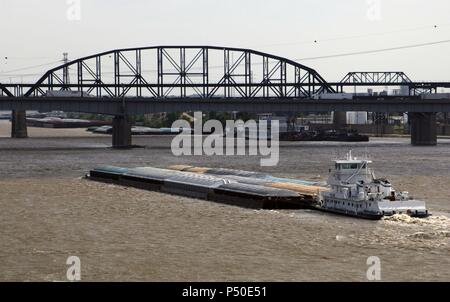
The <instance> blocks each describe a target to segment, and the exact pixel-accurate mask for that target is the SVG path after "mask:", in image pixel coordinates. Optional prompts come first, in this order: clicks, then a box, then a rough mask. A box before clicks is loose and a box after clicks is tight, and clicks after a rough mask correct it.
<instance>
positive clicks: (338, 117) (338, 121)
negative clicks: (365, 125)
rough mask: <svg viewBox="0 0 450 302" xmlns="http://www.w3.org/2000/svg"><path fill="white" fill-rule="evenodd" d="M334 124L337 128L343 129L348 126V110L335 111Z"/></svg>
mask: <svg viewBox="0 0 450 302" xmlns="http://www.w3.org/2000/svg"><path fill="white" fill-rule="evenodd" d="M333 124H334V126H335V127H336V129H338V130H339V129H343V128H345V127H346V126H347V112H344V111H335V112H334V113H333Z"/></svg>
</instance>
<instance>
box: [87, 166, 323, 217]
mask: <svg viewBox="0 0 450 302" xmlns="http://www.w3.org/2000/svg"><path fill="white" fill-rule="evenodd" d="M151 169H153V168H151ZM153 170H154V171H156V172H158V173H160V174H159V175H156V174H154V173H151V172H152V171H150V172H148V173H146V172H145V171H142V170H139V168H138V169H125V168H116V167H106V168H100V169H94V170H92V171H90V172H89V174H88V175H86V177H87V178H88V179H90V180H93V181H98V182H104V183H112V184H116V185H122V186H129V187H135V188H138V189H144V190H149V191H156V192H161V193H168V194H173V195H179V196H186V197H191V198H197V199H203V200H208V201H212V202H217V203H222V204H227V205H232V206H239V207H244V208H251V209H306V208H308V209H311V208H312V207H313V204H314V202H315V201H314V200H313V198H312V197H307V196H306V197H305V196H303V195H300V194H297V193H296V192H292V191H289V190H283V189H278V188H271V187H264V186H260V185H252V184H242V183H236V182H231V183H230V181H229V180H227V179H222V178H219V177H214V176H209V177H207V178H199V175H195V174H194V173H186V172H177V171H172V170H164V169H153ZM161 173H162V174H161ZM164 173H167V176H162V175H164ZM192 174H194V175H192ZM183 178H185V179H186V181H185V182H182V181H181V180H180V179H183Z"/></svg>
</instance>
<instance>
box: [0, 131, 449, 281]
mask: <svg viewBox="0 0 450 302" xmlns="http://www.w3.org/2000/svg"><path fill="white" fill-rule="evenodd" d="M2 125H3V127H2V126H0V136H6V135H7V132H8V129H6V128H5V127H4V126H5V125H6V124H5V123H3V124H2ZM54 131H55V130H48V129H31V133H32V134H33V137H32V138H29V139H25V140H12V139H9V138H6V137H3V138H0V280H1V281H28V280H32V281H64V280H66V270H67V268H68V266H67V265H66V259H67V257H69V256H72V255H74V256H78V257H79V258H80V259H81V276H82V280H85V281H103V280H112V281H334V280H337V281H366V280H367V279H366V271H367V269H368V265H367V264H366V261H367V258H368V257H370V256H377V257H379V258H380V260H381V277H382V280H384V281H401V280H404V281H414V280H425V281H432V280H440V281H450V245H449V243H450V218H449V217H450V141H447V140H441V141H440V142H439V146H437V147H421V148H419V147H411V146H410V145H409V141H408V139H403V138H374V139H372V141H371V142H369V143H363V144H354V143H318V142H310V143H305V142H289V143H282V144H281V148H280V163H279V165H278V166H276V167H269V168H261V167H260V165H259V157H248V156H236V157H220V156H212V157H175V156H173V155H172V153H171V150H170V142H171V137H157V136H155V137H137V138H134V143H135V144H139V145H142V146H145V148H140V149H133V150H120V151H118V150H112V149H109V148H108V146H109V145H110V140H111V138H110V137H109V136H101V135H100V136H98V135H90V134H87V133H85V132H84V131H82V130H70V131H69V133H70V134H69V137H64V134H65V132H64V130H63V131H59V130H58V132H56V133H55V132H54ZM348 149H353V152H354V153H355V154H358V153H359V154H362V153H366V152H367V153H369V154H370V156H371V157H372V158H373V160H374V161H375V163H374V168H375V169H376V171H378V172H379V173H378V174H379V175H380V176H386V177H388V178H389V179H390V180H392V182H393V183H394V185H395V186H396V187H398V188H399V189H402V190H406V191H409V192H410V194H412V195H413V196H414V197H415V198H420V199H424V200H426V201H427V203H428V206H429V208H430V210H431V211H432V212H433V214H434V216H433V217H430V218H427V219H424V220H420V219H410V218H407V217H403V216H396V217H393V218H390V219H387V220H382V221H366V220H359V219H354V218H348V217H341V216H335V215H330V214H326V213H319V212H315V211H310V210H296V211H292V210H291V211H256V210H250V209H243V208H239V207H232V206H225V205H221V204H216V203H211V202H208V201H203V200H196V199H191V198H185V197H179V196H173V195H167V194H161V193H156V192H149V191H144V190H139V189H134V188H125V187H120V186H115V185H108V184H102V183H96V182H90V181H87V180H85V179H83V178H82V176H83V175H84V174H85V173H86V172H87V171H89V169H91V168H93V167H97V166H101V165H117V166H125V167H136V166H156V167H167V166H169V165H173V164H188V165H197V166H207V167H225V168H235V169H236V168H237V169H245V170H252V171H263V172H267V173H271V174H274V175H277V176H284V177H299V178H303V179H308V180H318V179H319V180H324V179H325V178H326V175H327V172H328V169H329V166H330V164H331V162H330V160H331V159H332V158H333V157H334V156H335V155H336V154H338V153H340V154H344V153H345V152H346V151H347V150H348Z"/></svg>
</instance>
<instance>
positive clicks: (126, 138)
mask: <svg viewBox="0 0 450 302" xmlns="http://www.w3.org/2000/svg"><path fill="white" fill-rule="evenodd" d="M112 147H113V148H114V149H127V148H131V147H132V143H131V123H130V121H129V119H128V116H126V115H117V116H115V117H114V119H113V128H112Z"/></svg>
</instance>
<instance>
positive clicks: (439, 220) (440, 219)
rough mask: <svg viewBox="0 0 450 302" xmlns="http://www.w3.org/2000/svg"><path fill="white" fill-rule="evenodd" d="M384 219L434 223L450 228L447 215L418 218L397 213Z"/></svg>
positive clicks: (415, 223) (405, 222) (420, 223)
mask: <svg viewBox="0 0 450 302" xmlns="http://www.w3.org/2000/svg"><path fill="white" fill-rule="evenodd" d="M383 221H386V222H393V223H403V224H414V225H433V226H441V227H448V228H450V218H448V217H445V216H430V217H427V218H416V217H411V216H409V215H406V214H396V215H393V216H387V217H383Z"/></svg>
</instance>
